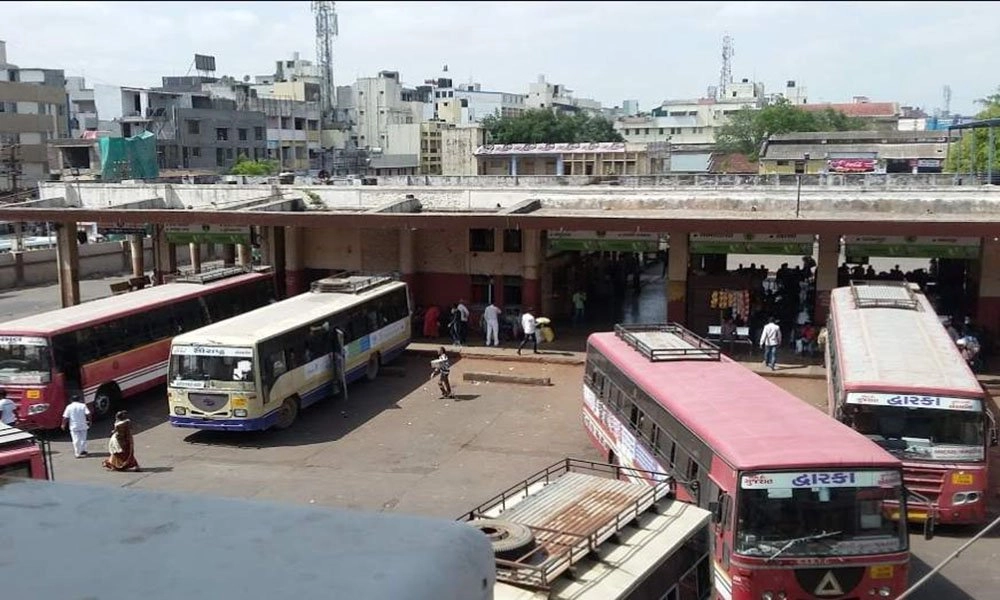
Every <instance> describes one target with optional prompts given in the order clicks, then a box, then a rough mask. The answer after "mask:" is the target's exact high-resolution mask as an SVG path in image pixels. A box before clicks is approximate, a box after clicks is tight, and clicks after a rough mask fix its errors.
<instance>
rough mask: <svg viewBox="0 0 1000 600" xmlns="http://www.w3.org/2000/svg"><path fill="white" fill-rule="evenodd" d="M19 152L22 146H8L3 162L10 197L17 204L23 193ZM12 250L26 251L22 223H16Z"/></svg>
mask: <svg viewBox="0 0 1000 600" xmlns="http://www.w3.org/2000/svg"><path fill="white" fill-rule="evenodd" d="M18 150H20V144H8V145H7V157H6V159H5V160H4V161H3V165H4V169H3V171H4V172H6V173H7V179H8V180H9V181H10V197H11V199H12V200H13V201H15V202H16V201H18V200H19V199H20V191H21V189H20V185H18V184H19V181H18V180H19V179H20V177H21V159H20V158H19V157H18ZM10 249H11V251H12V252H20V251H21V250H23V249H24V231H23V229H22V224H21V222H20V221H15V222H14V239H13V241H12V243H11V247H10Z"/></svg>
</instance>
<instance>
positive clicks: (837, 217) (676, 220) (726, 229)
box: [0, 207, 1000, 237]
mask: <svg viewBox="0 0 1000 600" xmlns="http://www.w3.org/2000/svg"><path fill="white" fill-rule="evenodd" d="M260 208H262V209H264V210H253V211H207V210H170V209H167V210H117V209H104V210H99V209H81V208H59V209H55V208H11V207H3V208H0V220H6V221H39V222H43V221H51V222H64V223H68V222H74V221H76V222H94V221H96V222H100V223H107V222H117V221H121V222H124V223H159V224H170V225H174V224H177V225H189V224H191V223H205V224H218V225H273V226H293V227H294V226H301V227H336V228H373V229H380V228H381V229H399V228H410V229H465V228H486V229H488V228H514V227H520V228H521V229H547V230H556V231H558V230H560V229H564V230H569V231H572V230H574V229H579V230H597V231H647V232H649V231H655V232H661V231H667V232H669V231H693V232H698V233H732V232H734V231H738V232H740V233H774V234H783V233H837V234H856V235H936V236H941V235H948V236H956V237H957V236H963V237H964V236H968V237H993V236H995V235H996V234H997V233H998V231H1000V223H997V221H996V220H970V219H969V216H968V215H955V216H954V217H953V218H949V216H948V215H932V214H928V215H906V216H907V217H908V218H907V219H906V220H903V219H891V218H890V219H886V218H879V217H880V215H878V216H877V215H870V216H869V215H865V214H864V213H858V212H854V213H836V214H835V213H819V214H817V213H811V214H809V215H808V216H805V215H803V217H801V218H799V219H795V218H792V217H788V216H776V217H768V216H766V214H762V213H759V212H758V213H739V214H734V213H728V214H727V213H724V212H721V211H720V213H718V214H709V213H706V214H701V215H698V214H696V213H695V211H686V210H675V211H650V213H651V214H650V215H649V216H644V215H635V214H631V215H628V214H621V213H619V214H618V215H617V216H616V215H614V214H611V215H609V214H608V213H607V212H605V211H593V212H594V213H596V214H586V211H574V212H573V213H571V214H565V215H554V214H516V215H499V214H496V213H426V212H425V213H378V214H372V213H363V212H340V211H338V212H330V211H301V212H288V211H280V210H276V209H274V208H272V209H271V210H266V207H260ZM843 214H847V215H850V216H849V217H847V218H845V217H843V216H841V215H843Z"/></svg>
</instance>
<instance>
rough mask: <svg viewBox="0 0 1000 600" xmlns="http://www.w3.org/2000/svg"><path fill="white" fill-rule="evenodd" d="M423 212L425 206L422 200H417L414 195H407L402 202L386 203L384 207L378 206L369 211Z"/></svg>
mask: <svg viewBox="0 0 1000 600" xmlns="http://www.w3.org/2000/svg"><path fill="white" fill-rule="evenodd" d="M421 210H423V205H422V204H421V203H420V200H417V199H416V198H415V197H414V196H413V194H407V195H406V197H405V198H403V199H402V200H393V201H392V202H386V203H385V204H383V205H382V206H376V207H375V208H373V209H371V210H368V211H366V212H369V213H418V212H420V211H421Z"/></svg>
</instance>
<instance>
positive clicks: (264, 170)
mask: <svg viewBox="0 0 1000 600" xmlns="http://www.w3.org/2000/svg"><path fill="white" fill-rule="evenodd" d="M277 172H278V165H277V163H275V162H274V161H273V160H250V159H249V158H247V157H246V156H244V155H243V154H240V155H239V156H238V157H237V158H236V164H235V165H233V168H232V170H230V171H229V173H230V174H232V175H254V176H258V177H263V176H266V175H273V174H274V173H277Z"/></svg>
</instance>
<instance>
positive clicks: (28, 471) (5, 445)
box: [0, 423, 52, 479]
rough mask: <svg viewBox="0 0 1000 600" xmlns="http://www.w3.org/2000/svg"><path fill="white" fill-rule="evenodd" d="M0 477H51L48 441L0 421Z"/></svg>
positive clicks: (50, 454)
mask: <svg viewBox="0 0 1000 600" xmlns="http://www.w3.org/2000/svg"><path fill="white" fill-rule="evenodd" d="M0 477H24V478H26V479H52V453H51V452H50V451H49V444H48V442H46V441H45V440H43V439H40V438H36V437H35V436H34V435H32V434H30V433H28V432H27V431H22V430H20V429H18V428H16V427H11V426H10V425H5V424H3V423H0Z"/></svg>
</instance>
